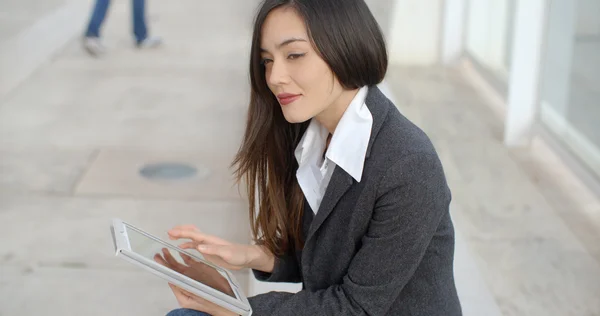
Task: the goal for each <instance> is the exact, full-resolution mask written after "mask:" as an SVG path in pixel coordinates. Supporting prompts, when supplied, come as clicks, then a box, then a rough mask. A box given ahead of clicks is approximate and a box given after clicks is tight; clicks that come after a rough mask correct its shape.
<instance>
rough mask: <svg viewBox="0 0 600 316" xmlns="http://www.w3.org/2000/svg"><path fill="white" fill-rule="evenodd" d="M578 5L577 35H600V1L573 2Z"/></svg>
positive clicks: (580, 0) (576, 0)
mask: <svg viewBox="0 0 600 316" xmlns="http://www.w3.org/2000/svg"><path fill="white" fill-rule="evenodd" d="M571 1H574V2H575V4H576V5H577V35H579V36H594V35H596V36H598V35H600V0H571Z"/></svg>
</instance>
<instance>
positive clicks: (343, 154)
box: [295, 86, 373, 182]
mask: <svg viewBox="0 0 600 316" xmlns="http://www.w3.org/2000/svg"><path fill="white" fill-rule="evenodd" d="M368 92H369V88H368V87H367V86H365V87H362V88H360V89H359V91H358V93H357V94H356V96H355V97H354V99H352V102H350V105H349V106H348V108H347V109H346V111H345V112H344V114H343V115H342V118H341V120H340V122H339V123H338V125H337V127H336V129H335V132H334V133H333V136H332V138H331V142H330V144H329V148H328V149H327V153H326V154H325V156H326V158H327V159H329V160H331V161H333V162H334V163H335V164H336V165H337V166H339V167H340V168H342V169H344V171H346V172H347V173H348V174H349V175H350V176H352V177H353V178H354V179H355V180H356V181H357V182H360V181H361V179H362V173H363V168H364V165H365V156H366V153H367V148H368V146H369V139H370V137H371V128H372V126H373V116H372V115H371V112H370V111H369V109H368V108H367V105H366V104H365V99H366V98H367V94H368ZM328 135H329V132H328V131H327V129H326V128H325V127H324V126H322V125H321V124H320V123H319V122H318V121H317V120H316V119H314V118H313V119H312V120H311V122H310V124H309V126H308V128H307V130H306V132H305V133H304V135H303V136H302V139H301V140H300V143H299V144H298V147H296V151H295V156H296V160H297V161H298V164H299V165H303V164H305V163H307V158H308V157H309V156H312V155H313V154H315V153H322V152H323V150H324V149H325V146H326V142H327V136H328Z"/></svg>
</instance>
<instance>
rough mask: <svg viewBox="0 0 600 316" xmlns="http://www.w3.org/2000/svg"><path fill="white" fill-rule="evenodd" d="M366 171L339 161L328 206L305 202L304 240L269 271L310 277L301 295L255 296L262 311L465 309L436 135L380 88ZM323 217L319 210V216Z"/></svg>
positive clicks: (372, 96)
mask: <svg viewBox="0 0 600 316" xmlns="http://www.w3.org/2000/svg"><path fill="white" fill-rule="evenodd" d="M365 103H366V104H367V107H368V108H369V110H370V111H371V114H372V115H373V129H372V132H371V139H370V141H369V148H368V150H367V157H366V160H365V167H364V171H363V178H362V181H361V182H360V183H358V182H356V181H355V180H354V179H353V178H352V177H351V176H350V175H349V174H347V173H346V172H345V171H344V170H343V169H341V168H339V167H336V169H335V170H334V173H333V176H332V178H331V182H330V183H329V186H328V187H327V191H326V193H325V197H324V198H323V201H322V203H321V206H320V208H319V211H318V212H317V214H316V215H313V211H312V210H311V209H310V207H309V206H308V203H305V212H304V214H305V216H304V222H303V223H304V234H305V235H304V236H305V240H306V242H305V246H304V248H303V249H298V250H294V249H292V250H290V251H289V253H288V254H287V255H285V256H282V257H280V258H277V259H276V263H275V268H274V270H273V272H272V273H270V274H268V273H264V272H260V271H254V274H255V276H256V277H257V278H258V279H259V280H263V281H270V282H302V283H303V290H302V291H300V292H299V293H296V294H291V293H281V292H270V293H266V294H261V295H257V296H254V297H250V298H249V301H250V305H251V306H252V309H253V310H254V315H256V316H262V315H311V316H314V315H344V316H345V315H423V316H436V315H440V316H442V315H443V316H459V315H461V314H462V313H461V307H460V303H459V300H458V296H457V293H456V287H455V285H454V274H453V259H454V228H453V225H452V221H451V220H450V214H449V204H450V190H449V189H448V186H447V184H446V179H445V176H444V171H443V169H442V165H441V163H440V160H439V159H438V156H437V154H436V152H435V149H434V148H433V145H432V144H431V142H430V141H429V138H428V137H427V136H426V135H425V134H424V133H423V132H422V131H421V130H420V129H419V128H418V127H417V126H415V125H414V124H412V123H411V122H410V121H409V120H408V119H406V118H405V117H404V116H403V115H402V114H400V112H399V111H398V110H397V109H396V107H395V106H394V104H392V102H391V101H390V100H388V99H387V98H386V97H385V96H384V95H383V94H382V93H381V91H380V90H379V89H378V88H377V87H370V88H369V94H368V95H367V99H366V101H365ZM313 217H314V218H313Z"/></svg>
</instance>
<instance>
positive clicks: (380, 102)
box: [305, 86, 393, 244]
mask: <svg viewBox="0 0 600 316" xmlns="http://www.w3.org/2000/svg"><path fill="white" fill-rule="evenodd" d="M365 103H366V104H367V107H368V108H369V111H371V115H372V116H373V127H372V128H371V138H370V140H369V146H368V148H367V156H366V158H365V159H368V158H369V156H370V155H371V149H372V147H373V143H374V142H375V139H376V138H377V134H378V133H379V130H380V129H381V126H382V125H383V122H384V121H385V117H386V116H387V114H388V111H389V109H390V107H393V104H392V103H391V102H390V101H389V100H388V98H387V97H386V96H385V95H384V94H383V93H382V92H381V91H380V90H379V88H377V86H372V87H369V93H368V94H367V98H366V100H365ZM353 181H354V180H353V179H352V176H351V175H349V174H348V173H347V172H346V171H344V170H343V169H342V168H340V167H338V166H336V167H335V170H334V171H333V175H331V180H330V181H329V184H328V185H327V190H326V191H325V196H324V197H323V200H322V202H321V206H320V207H319V210H318V212H317V214H316V215H315V217H314V219H313V221H312V223H311V225H310V229H309V231H308V235H307V236H306V239H305V244H308V241H309V240H310V239H311V238H312V236H313V235H314V234H315V232H316V231H317V230H318V229H319V227H321V225H322V224H323V222H325V220H326V219H327V217H329V214H331V212H332V211H333V209H334V208H335V206H336V205H337V204H338V202H339V201H340V199H341V198H342V196H344V194H345V193H346V192H347V191H348V189H350V186H352V183H353Z"/></svg>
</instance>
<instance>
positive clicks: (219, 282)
mask: <svg viewBox="0 0 600 316" xmlns="http://www.w3.org/2000/svg"><path fill="white" fill-rule="evenodd" d="M111 232H112V236H113V241H114V245H115V252H116V256H117V257H120V258H123V259H124V260H126V261H128V262H130V263H133V264H135V265H137V266H139V267H141V268H143V269H145V270H146V271H149V272H151V273H153V274H154V275H156V276H158V277H161V278H163V279H164V280H166V281H167V282H169V283H171V284H173V285H175V286H178V287H180V288H181V289H184V290H186V291H188V292H190V293H192V294H195V295H197V296H199V297H202V298H204V299H206V300H209V301H211V302H213V303H215V304H217V305H219V306H222V307H224V308H226V309H228V310H230V311H232V312H234V313H237V314H239V315H243V316H250V315H251V314H252V309H251V308H250V303H249V302H248V299H247V298H246V296H245V295H244V293H243V291H242V289H241V288H240V286H239V283H238V282H237V280H236V279H235V277H234V276H233V274H232V273H231V272H230V271H228V270H226V269H224V268H222V267H219V266H217V265H215V264H213V263H211V262H210V261H208V260H206V259H204V258H203V257H202V255H200V254H194V253H191V252H188V251H186V250H183V249H181V248H179V247H177V246H175V245H172V244H170V243H168V242H166V241H163V240H161V239H159V238H157V237H154V236H152V235H150V234H148V233H146V232H144V231H143V230H141V229H139V228H136V227H134V226H132V225H130V224H128V223H126V222H123V221H122V220H120V219H113V222H112V225H111Z"/></svg>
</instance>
